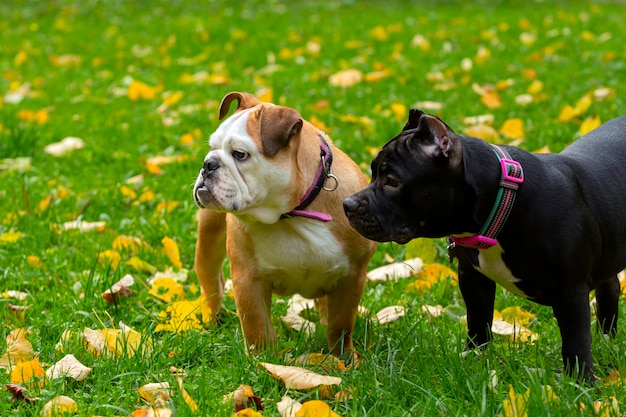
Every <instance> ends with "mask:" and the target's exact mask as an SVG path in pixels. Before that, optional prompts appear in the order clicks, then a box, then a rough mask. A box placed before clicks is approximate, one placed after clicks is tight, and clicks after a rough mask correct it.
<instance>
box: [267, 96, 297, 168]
mask: <svg viewBox="0 0 626 417" xmlns="http://www.w3.org/2000/svg"><path fill="white" fill-rule="evenodd" d="M302 124H303V122H302V116H300V113H299V112H298V111H297V110H294V109H291V108H289V107H282V106H263V107H262V108H261V109H260V110H259V136H260V137H261V144H262V145H263V152H265V154H266V155H268V156H274V155H276V154H277V153H278V151H280V150H281V149H282V148H284V147H285V146H287V144H288V143H289V140H290V139H291V138H292V137H293V136H294V135H297V134H298V133H300V131H301V130H302Z"/></svg>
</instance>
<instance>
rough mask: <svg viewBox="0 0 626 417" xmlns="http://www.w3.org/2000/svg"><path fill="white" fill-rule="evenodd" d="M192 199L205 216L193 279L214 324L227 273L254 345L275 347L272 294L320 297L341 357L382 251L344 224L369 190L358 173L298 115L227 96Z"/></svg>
mask: <svg viewBox="0 0 626 417" xmlns="http://www.w3.org/2000/svg"><path fill="white" fill-rule="evenodd" d="M233 101H237V103H238V106H237V109H236V110H235V113H234V114H233V115H232V116H230V117H229V118H228V119H226V120H225V121H224V122H223V123H222V124H221V125H220V126H219V127H218V128H217V130H216V131H215V132H214V133H213V134H212V135H211V138H210V141H209V145H210V147H211V150H210V152H209V153H208V154H207V155H206V157H205V159H204V165H203V168H202V169H201V170H200V174H199V175H198V179H197V181H196V184H195V187H194V191H193V195H194V199H195V201H196V204H197V205H198V206H199V207H200V208H201V209H202V210H200V212H199V224H198V241H197V244H196V258H195V270H196V273H197V275H198V278H199V280H200V283H201V284H202V288H203V291H204V293H205V294H206V296H207V300H208V303H209V306H210V308H211V310H212V312H213V318H214V319H215V318H216V316H217V314H218V312H219V310H220V307H221V302H222V297H223V294H224V281H223V277H222V265H223V261H224V257H225V256H226V255H227V256H228V258H229V259H230V272H231V277H232V280H233V291H234V295H235V302H236V304H237V309H238V315H239V318H240V320H241V325H242V327H243V332H244V335H245V338H246V339H247V343H248V344H249V346H250V347H251V348H252V350H253V351H256V350H257V349H259V348H264V347H267V346H271V345H275V344H276V333H275V331H274V329H273V327H272V323H271V316H270V309H271V300H272V293H275V294H279V295H292V294H295V293H298V294H300V295H302V296H304V297H306V298H316V299H318V300H319V302H320V306H321V308H320V309H321V310H322V313H326V314H327V323H328V331H327V338H328V344H329V347H330V348H331V350H332V351H333V352H334V353H339V354H341V353H343V352H347V351H350V350H351V349H352V337H351V333H352V330H353V327H354V322H355V318H356V313H357V308H358V305H359V303H360V301H361V296H362V295H363V290H364V286H365V281H366V271H367V264H368V262H369V259H370V257H371V256H372V254H373V252H374V250H375V243H374V242H372V241H370V240H367V239H365V238H363V237H362V236H361V235H360V234H359V233H357V232H356V231H355V230H354V229H353V228H352V227H350V225H349V224H348V220H347V218H346V217H345V215H344V212H343V206H342V201H343V199H345V198H346V197H348V196H349V195H351V194H352V193H354V192H356V191H358V190H360V189H361V188H363V187H364V186H365V185H366V184H367V178H366V177H365V175H363V173H362V172H361V170H360V169H359V167H358V166H357V165H356V164H355V163H354V162H353V161H352V160H351V159H350V158H349V157H348V156H347V155H346V154H345V153H343V152H342V151H340V150H339V149H337V148H336V147H335V146H334V145H333V144H332V142H331V140H330V139H329V138H328V136H326V135H325V134H324V133H322V132H321V131H320V130H319V129H317V128H316V127H315V126H313V125H312V124H311V123H309V122H307V121H305V120H303V119H302V117H301V116H300V113H299V112H298V111H297V110H294V109H291V108H288V107H283V106H277V105H274V104H271V103H265V102H261V101H259V99H258V98H257V97H255V96H254V95H251V94H249V93H239V92H233V93H229V94H227V95H226V96H225V97H224V99H223V100H222V103H221V105H220V110H219V118H220V120H221V119H223V118H224V117H225V116H226V115H227V114H228V112H229V108H230V105H231V103H232V102H233Z"/></svg>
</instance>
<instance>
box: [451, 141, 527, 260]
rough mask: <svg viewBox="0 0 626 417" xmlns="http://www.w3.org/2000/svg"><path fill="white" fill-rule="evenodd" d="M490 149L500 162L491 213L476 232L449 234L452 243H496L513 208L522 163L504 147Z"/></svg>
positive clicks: (482, 246) (478, 246) (521, 177)
mask: <svg viewBox="0 0 626 417" xmlns="http://www.w3.org/2000/svg"><path fill="white" fill-rule="evenodd" d="M492 149H493V151H494V152H495V154H496V156H497V157H498V161H499V162H500V170H501V175H500V182H499V189H498V195H497V196H496V201H495V203H494V205H493V208H492V209H491V213H490V214H489V217H488V218H487V221H486V222H485V224H484V225H483V227H482V229H480V231H479V232H478V234H476V235H472V236H450V240H451V241H452V244H455V245H459V246H464V247H469V248H475V249H489V248H491V247H492V246H495V245H497V244H498V240H497V239H496V237H497V236H498V233H499V232H500V230H501V229H502V227H503V226H504V223H506V219H507V217H508V216H509V213H510V212H511V209H512V208H513V203H514V202H515V195H516V193H517V190H518V189H519V186H520V184H522V183H523V182H524V170H523V169H522V165H521V164H520V163H519V162H517V161H514V160H513V159H511V156H510V155H509V154H508V153H507V152H506V151H505V150H504V149H502V148H500V147H499V146H496V145H492Z"/></svg>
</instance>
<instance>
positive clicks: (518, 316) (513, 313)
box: [500, 306, 535, 326]
mask: <svg viewBox="0 0 626 417" xmlns="http://www.w3.org/2000/svg"><path fill="white" fill-rule="evenodd" d="M500 314H501V316H502V319H503V320H504V321H506V322H508V323H511V324H521V325H522V326H528V324H529V323H530V322H531V321H532V320H533V319H534V318H535V315H534V314H533V313H530V312H528V311H525V310H523V309H522V308H521V307H518V306H512V307H507V308H505V309H503V310H502V311H501V312H500Z"/></svg>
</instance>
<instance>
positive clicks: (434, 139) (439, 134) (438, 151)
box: [413, 114, 452, 158]
mask: <svg viewBox="0 0 626 417" xmlns="http://www.w3.org/2000/svg"><path fill="white" fill-rule="evenodd" d="M450 133H452V132H451V131H450V128H448V126H447V125H446V124H445V123H444V122H442V121H441V120H440V119H439V118H437V117H435V116H431V115H429V114H424V115H422V116H421V117H420V119H419V125H418V127H417V130H416V131H415V135H414V136H413V138H414V139H415V140H418V141H420V143H421V144H422V146H423V145H427V148H428V149H429V151H430V152H431V155H432V156H436V157H437V156H443V157H445V158H448V157H449V156H450V150H451V147H452V142H451V141H450ZM433 145H434V146H433Z"/></svg>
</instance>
